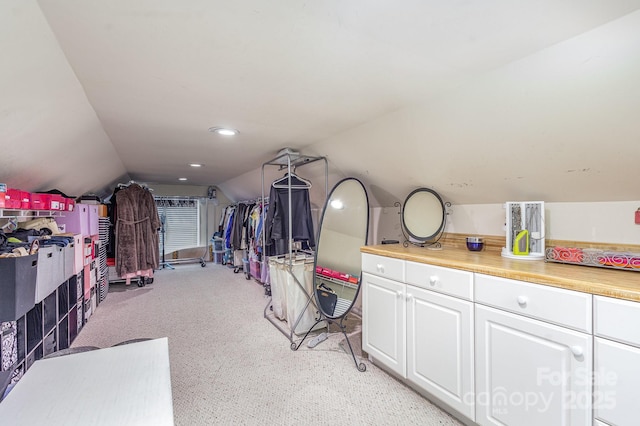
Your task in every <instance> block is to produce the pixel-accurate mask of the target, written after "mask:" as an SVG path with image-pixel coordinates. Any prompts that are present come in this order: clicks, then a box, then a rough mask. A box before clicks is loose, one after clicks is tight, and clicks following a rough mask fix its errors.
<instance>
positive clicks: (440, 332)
mask: <svg viewBox="0 0 640 426" xmlns="http://www.w3.org/2000/svg"><path fill="white" fill-rule="evenodd" d="M407 377H408V378H409V380H411V381H412V382H414V383H415V384H417V385H418V386H420V387H421V388H423V389H424V390H426V391H427V392H429V393H431V394H432V395H434V396H435V397H437V398H439V399H440V400H442V401H443V402H445V403H446V404H448V405H450V406H451V407H452V408H454V409H456V410H458V411H459V412H460V413H461V414H464V415H465V416H467V417H468V418H469V419H471V420H474V419H475V403H474V402H475V399H474V386H473V303H471V302H469V301H466V300H461V299H457V298H454V297H450V296H446V295H443V294H438V293H435V292H432V291H427V290H423V289H420V288H417V287H413V286H407Z"/></svg>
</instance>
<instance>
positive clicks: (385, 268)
mask: <svg viewBox="0 0 640 426" xmlns="http://www.w3.org/2000/svg"><path fill="white" fill-rule="evenodd" d="M362 271H363V272H368V273H370V274H373V275H378V276H380V277H385V278H389V279H391V280H396V281H401V282H404V260H400V259H393V258H391V257H385V256H378V255H375V254H368V253H363V254H362Z"/></svg>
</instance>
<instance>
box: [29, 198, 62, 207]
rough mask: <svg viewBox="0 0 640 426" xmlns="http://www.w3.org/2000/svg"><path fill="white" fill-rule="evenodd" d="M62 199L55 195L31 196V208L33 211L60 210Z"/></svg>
mask: <svg viewBox="0 0 640 426" xmlns="http://www.w3.org/2000/svg"><path fill="white" fill-rule="evenodd" d="M61 199H62V197H61V196H60V195H56V194H31V208H32V209H34V210H61V208H60V200H61Z"/></svg>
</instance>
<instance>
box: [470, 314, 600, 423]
mask: <svg viewBox="0 0 640 426" xmlns="http://www.w3.org/2000/svg"><path fill="white" fill-rule="evenodd" d="M475 321H476V422H477V423H478V424H481V425H517V426H526V425H531V426H539V425H590V424H591V421H592V412H591V390H592V386H591V371H592V370H591V369H592V365H593V362H592V361H593V358H592V346H593V345H592V341H593V338H592V337H591V335H588V334H585V333H581V332H578V331H574V330H570V329H567V328H564V327H559V326H557V325H553V324H549V323H545V322H542V321H538V320H535V319H531V318H527V317H524V316H520V315H515V314H511V313H507V312H504V311H499V310H496V309H492V308H488V307H484V306H481V305H477V304H476V312H475Z"/></svg>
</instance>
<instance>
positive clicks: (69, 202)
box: [64, 198, 76, 212]
mask: <svg viewBox="0 0 640 426" xmlns="http://www.w3.org/2000/svg"><path fill="white" fill-rule="evenodd" d="M64 205H65V206H66V209H65V210H66V211H68V212H72V211H73V209H74V208H75V207H76V201H75V200H74V199H73V198H65V201H64Z"/></svg>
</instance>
